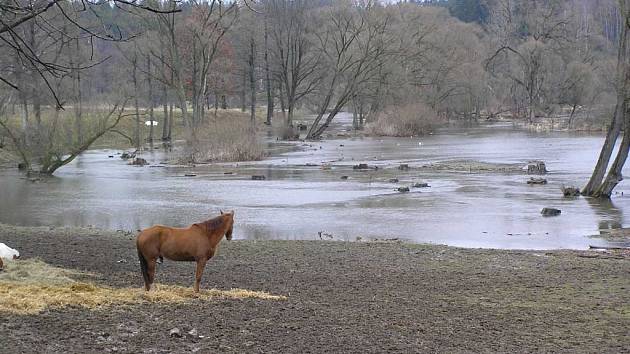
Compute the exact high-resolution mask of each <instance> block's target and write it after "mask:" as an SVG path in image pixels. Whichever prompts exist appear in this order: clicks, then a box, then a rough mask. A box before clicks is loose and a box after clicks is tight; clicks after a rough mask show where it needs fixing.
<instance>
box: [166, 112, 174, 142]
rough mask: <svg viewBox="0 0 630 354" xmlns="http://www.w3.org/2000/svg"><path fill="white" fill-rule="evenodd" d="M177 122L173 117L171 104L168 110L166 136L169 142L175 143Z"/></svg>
mask: <svg viewBox="0 0 630 354" xmlns="http://www.w3.org/2000/svg"><path fill="white" fill-rule="evenodd" d="M174 121H175V119H174V117H173V104H172V103H171V104H170V107H169V109H168V135H167V136H166V139H167V140H168V141H173V122H174Z"/></svg>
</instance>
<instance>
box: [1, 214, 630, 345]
mask: <svg viewBox="0 0 630 354" xmlns="http://www.w3.org/2000/svg"><path fill="white" fill-rule="evenodd" d="M133 240H134V235H131V234H125V233H123V232H109V231H101V230H96V229H66V228H58V229H49V228H47V227H46V228H21V227H12V226H7V225H0V242H5V243H7V244H9V245H11V246H13V247H16V248H18V249H19V250H20V251H21V253H22V257H24V258H32V257H39V258H40V259H42V260H44V261H45V262H48V263H50V264H52V265H55V266H60V267H64V268H70V269H76V270H80V271H87V272H91V273H95V277H94V278H93V281H95V282H97V283H100V284H105V285H108V286H114V287H130V286H137V287H138V288H139V287H140V286H141V278H140V274H139V271H138V264H137V261H136V255H135V249H134V241H133ZM221 246H222V249H221V250H220V252H219V254H218V256H217V257H216V258H215V259H213V260H212V261H211V262H210V263H209V265H208V267H207V268H206V272H205V277H204V282H203V286H204V287H206V288H208V287H214V288H217V289H231V288H237V287H238V288H243V289H249V290H258V291H267V292H270V293H274V294H279V295H284V296H287V298H288V299H287V300H286V301H281V302H272V301H265V300H260V299H244V300H234V299H218V300H213V301H203V300H192V301H191V302H189V303H185V304H177V305H163V304H142V305H133V306H122V305H121V306H115V307H113V308H105V309H101V310H94V311H89V310H85V309H81V308H77V307H71V308H64V309H57V310H46V311H44V312H42V313H40V314H37V315H27V316H24V315H11V314H2V321H0V333H2V336H0V348H3V350H8V351H9V352H62V351H67V350H70V351H73V352H94V351H100V352H102V351H107V352H114V351H115V352H128V353H142V352H145V353H158V352H188V351H199V352H219V351H220V352H300V353H302V352H322V351H338V352H339V351H343V352H385V351H397V352H418V351H440V352H453V351H475V352H480V351H492V352H495V351H502V352H524V351H530V352H531V351H566V352H622V351H623V350H627V348H628V347H630V338H629V337H628V335H627V329H628V328H629V327H630V307H629V303H628V288H629V287H630V277H629V276H628V275H629V274H630V261H629V260H628V258H627V257H605V258H585V257H581V255H586V254H591V253H590V252H573V251H561V252H560V251H559V252H531V251H496V250H474V249H458V248H449V247H443V246H432V245H412V244H404V243H398V242H382V243H371V242H365V243H361V242H356V243H347V242H319V241H233V242H227V241H223V243H222V245H221ZM193 268H194V267H193V265H192V264H190V263H174V262H169V261H166V262H165V264H163V265H162V266H160V267H159V269H158V275H157V281H158V282H160V283H166V284H179V285H187V284H191V283H192V280H193V278H192V274H193ZM173 328H178V329H180V330H181V331H182V333H187V332H188V331H192V330H193V329H196V331H197V333H198V336H195V337H190V336H187V335H184V336H182V337H181V338H180V337H177V336H175V337H172V336H171V335H170V334H169V332H170V331H171V330H172V329H173Z"/></svg>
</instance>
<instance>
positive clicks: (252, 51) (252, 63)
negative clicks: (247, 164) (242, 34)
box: [249, 37, 256, 132]
mask: <svg viewBox="0 0 630 354" xmlns="http://www.w3.org/2000/svg"><path fill="white" fill-rule="evenodd" d="M255 59H256V46H255V43H254V37H251V38H250V39H249V89H250V95H251V97H250V102H249V104H250V111H251V113H250V123H251V129H252V132H255V131H256V75H255V69H256V60H255Z"/></svg>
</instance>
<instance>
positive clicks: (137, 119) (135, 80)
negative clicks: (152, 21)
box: [131, 54, 140, 150]
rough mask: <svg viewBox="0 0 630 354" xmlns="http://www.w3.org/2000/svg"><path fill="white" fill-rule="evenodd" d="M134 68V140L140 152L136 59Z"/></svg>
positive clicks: (132, 75) (133, 63)
mask: <svg viewBox="0 0 630 354" xmlns="http://www.w3.org/2000/svg"><path fill="white" fill-rule="evenodd" d="M134 55H135V54H134ZM132 65H133V68H132V72H131V79H132V80H133V92H134V95H133V106H134V109H135V117H136V124H135V126H134V130H133V140H134V142H135V145H136V150H140V109H139V107H138V75H137V74H138V72H137V71H138V61H137V58H136V57H134V59H133V62H132Z"/></svg>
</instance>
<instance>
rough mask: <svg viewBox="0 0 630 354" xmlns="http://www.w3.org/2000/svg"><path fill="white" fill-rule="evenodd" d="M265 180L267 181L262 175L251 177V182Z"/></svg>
mask: <svg viewBox="0 0 630 354" xmlns="http://www.w3.org/2000/svg"><path fill="white" fill-rule="evenodd" d="M266 179H267V177H265V176H263V175H254V176H252V180H253V181H264V180H266Z"/></svg>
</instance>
